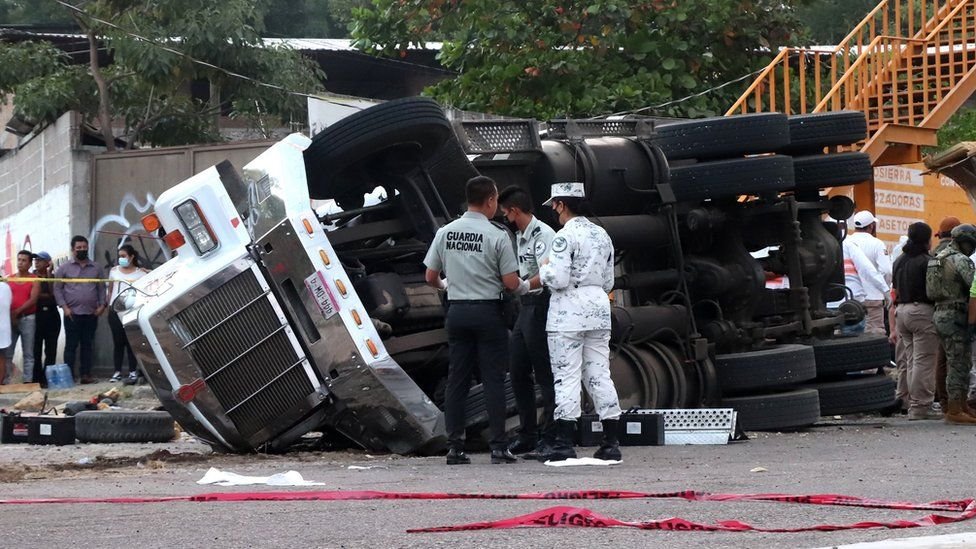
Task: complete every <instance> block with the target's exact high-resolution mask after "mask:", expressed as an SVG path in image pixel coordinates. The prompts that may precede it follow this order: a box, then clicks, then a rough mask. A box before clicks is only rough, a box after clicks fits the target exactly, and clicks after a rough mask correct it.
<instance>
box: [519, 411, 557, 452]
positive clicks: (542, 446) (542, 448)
mask: <svg viewBox="0 0 976 549" xmlns="http://www.w3.org/2000/svg"><path fill="white" fill-rule="evenodd" d="M555 437H556V425H555V423H553V421H552V420H551V419H550V420H549V422H548V423H547V424H546V426H545V428H543V429H542V435H541V436H540V437H539V443H538V444H536V446H535V448H533V449H532V450H531V451H530V452H527V453H525V454H522V459H530V460H533V461H537V460H538V459H539V458H540V457H544V456H547V455H549V453H550V452H552V445H553V443H554V442H555ZM542 461H545V460H542Z"/></svg>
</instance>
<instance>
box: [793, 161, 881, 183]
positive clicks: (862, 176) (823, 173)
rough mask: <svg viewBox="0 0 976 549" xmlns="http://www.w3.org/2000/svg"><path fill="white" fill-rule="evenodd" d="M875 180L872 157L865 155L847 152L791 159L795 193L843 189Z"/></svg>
mask: <svg viewBox="0 0 976 549" xmlns="http://www.w3.org/2000/svg"><path fill="white" fill-rule="evenodd" d="M872 177H874V167H873V166H871V157H870V156H868V155H867V154H866V153H859V152H848V153H837V154H818V155H812V156H794V157H793V179H794V180H795V184H796V187H795V188H796V190H798V191H806V190H817V189H823V188H826V187H843V186H844V185H855V184H857V183H864V182H865V181H870V180H871V178H872Z"/></svg>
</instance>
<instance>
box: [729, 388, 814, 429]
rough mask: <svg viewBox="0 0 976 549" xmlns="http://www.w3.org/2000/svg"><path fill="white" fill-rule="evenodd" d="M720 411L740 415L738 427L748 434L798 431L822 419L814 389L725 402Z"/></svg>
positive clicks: (735, 398) (742, 397)
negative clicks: (753, 432)
mask: <svg viewBox="0 0 976 549" xmlns="http://www.w3.org/2000/svg"><path fill="white" fill-rule="evenodd" d="M720 407H722V408H732V409H734V410H735V411H737V412H738V418H739V425H741V426H742V428H743V429H745V430H746V431H777V430H792V429H799V428H802V427H807V426H810V425H813V424H814V423H816V422H817V420H818V419H820V401H819V400H818V398H817V391H816V390H815V389H797V390H794V391H789V392H786V393H775V394H771V395H756V396H740V397H731V398H725V399H722V403H721V405H720Z"/></svg>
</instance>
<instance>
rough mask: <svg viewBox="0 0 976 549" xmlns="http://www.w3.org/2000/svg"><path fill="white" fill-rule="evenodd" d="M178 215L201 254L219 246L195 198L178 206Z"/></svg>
mask: <svg viewBox="0 0 976 549" xmlns="http://www.w3.org/2000/svg"><path fill="white" fill-rule="evenodd" d="M176 215H177V217H179V218H180V221H182V222H183V226H184V227H185V228H186V231H187V233H189V235H190V240H192V241H193V246H194V247H195V248H196V249H197V252H199V253H200V255H203V254H205V253H207V252H209V251H210V250H213V249H214V248H216V247H217V238H216V237H215V236H214V234H213V230H211V229H210V224H209V223H207V218H205V217H204V216H203V213H202V212H201V211H200V206H198V205H197V203H196V202H195V201H193V200H187V201H186V202H184V203H182V204H180V205H179V206H177V207H176Z"/></svg>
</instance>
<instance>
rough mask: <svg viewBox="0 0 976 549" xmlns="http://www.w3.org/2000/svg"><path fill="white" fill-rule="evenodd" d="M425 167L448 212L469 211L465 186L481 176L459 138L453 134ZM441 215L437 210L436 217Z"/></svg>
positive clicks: (458, 213) (457, 213)
mask: <svg viewBox="0 0 976 549" xmlns="http://www.w3.org/2000/svg"><path fill="white" fill-rule="evenodd" d="M425 167H426V168H427V173H428V175H430V180H431V181H433V182H434V186H435V187H437V192H438V193H439V194H440V195H441V200H443V201H444V205H445V206H447V209H448V211H450V212H451V213H452V214H456V215H460V214H461V213H463V212H464V210H465V209H467V204H466V202H467V199H466V197H465V196H464V185H465V183H467V181H468V180H469V179H471V178H472V177H476V176H478V175H480V174H479V173H478V170H477V168H475V167H474V164H472V163H471V161H470V160H468V156H467V155H466V154H465V152H464V149H463V148H462V147H461V143H460V141H458V138H457V136H455V135H453V134H452V135H451V136H450V137H449V138H448V140H447V141H446V142H445V143H444V145H443V146H441V148H440V149H439V150H438V151H437V153H435V154H434V156H433V157H431V159H430V160H429V161H428V162H427V163H426V164H425ZM432 208H433V206H432ZM439 213H440V212H439V211H436V210H435V215H438V214H439Z"/></svg>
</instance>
